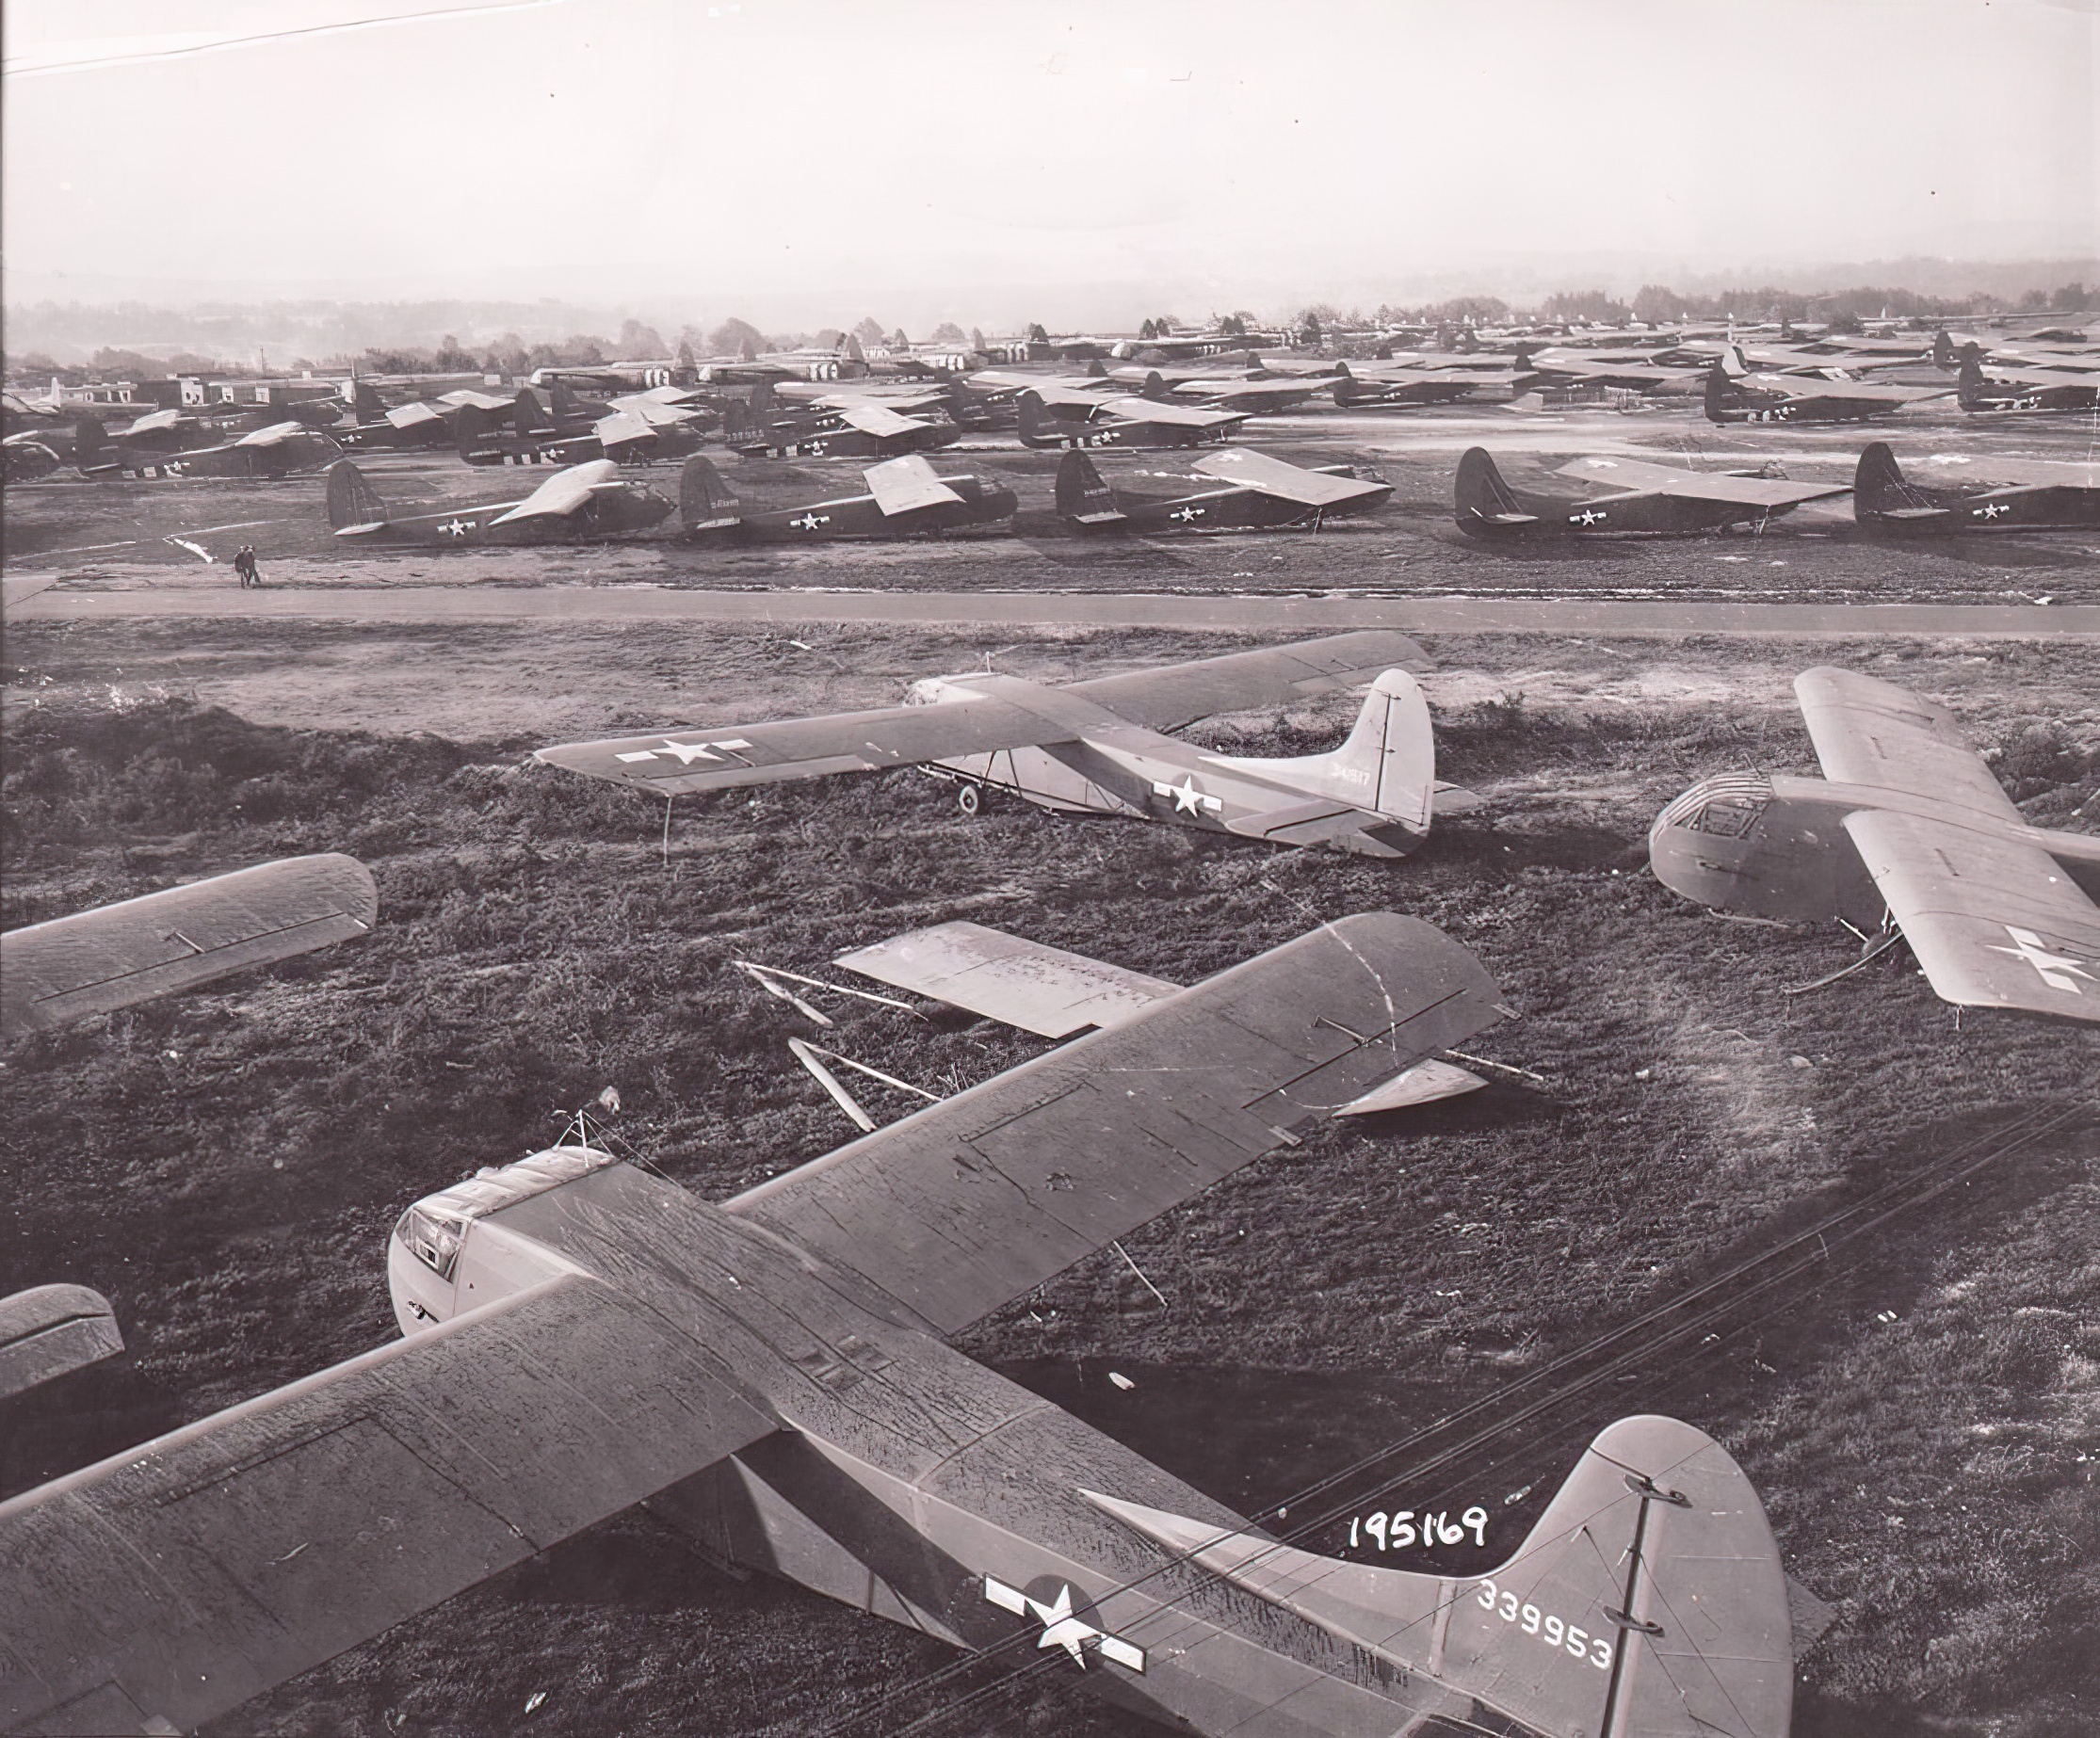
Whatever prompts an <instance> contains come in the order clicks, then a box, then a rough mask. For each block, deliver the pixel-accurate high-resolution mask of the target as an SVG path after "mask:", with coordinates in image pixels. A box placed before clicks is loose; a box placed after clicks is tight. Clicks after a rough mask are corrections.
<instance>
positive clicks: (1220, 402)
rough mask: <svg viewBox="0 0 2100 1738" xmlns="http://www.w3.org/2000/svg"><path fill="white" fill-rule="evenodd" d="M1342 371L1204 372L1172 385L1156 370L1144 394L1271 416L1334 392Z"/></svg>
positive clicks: (1219, 408) (1247, 413)
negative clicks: (1234, 374)
mask: <svg viewBox="0 0 2100 1738" xmlns="http://www.w3.org/2000/svg"><path fill="white" fill-rule="evenodd" d="M1342 378H1343V377H1342V376H1341V375H1340V374H1339V373H1335V372H1329V373H1322V374H1308V375H1292V376H1289V377H1284V376H1281V375H1279V376H1275V377H1273V378H1272V377H1268V376H1261V377H1248V378H1240V379H1224V378H1218V377H1216V376H1210V375H1203V376H1195V377H1191V378H1187V379H1183V380H1177V381H1175V382H1174V383H1173V384H1172V385H1171V386H1169V385H1168V384H1167V383H1166V381H1165V380H1164V379H1163V378H1161V376H1160V375H1159V373H1158V371H1157V370H1156V369H1155V370H1154V371H1153V372H1152V373H1151V374H1150V375H1148V376H1147V377H1146V378H1145V380H1144V383H1143V386H1142V388H1141V389H1140V390H1141V395H1142V396H1144V397H1146V398H1153V399H1158V398H1163V397H1166V396H1167V395H1168V394H1172V396H1173V397H1174V398H1177V399H1184V400H1187V402H1189V403H1191V404H1197V405H1201V406H1203V408H1204V409H1206V410H1236V411H1240V412H1242V413H1243V414H1245V415H1248V416H1268V415H1273V414H1275V413H1276V412H1278V411H1282V410H1295V409H1296V408H1297V407H1298V406H1300V405H1301V404H1303V403H1304V402H1305V401H1306V400H1307V399H1308V398H1313V397H1316V396H1317V395H1318V394H1321V393H1330V392H1332V391H1333V389H1334V388H1335V387H1337V386H1339V385H1340V384H1341V382H1342Z"/></svg>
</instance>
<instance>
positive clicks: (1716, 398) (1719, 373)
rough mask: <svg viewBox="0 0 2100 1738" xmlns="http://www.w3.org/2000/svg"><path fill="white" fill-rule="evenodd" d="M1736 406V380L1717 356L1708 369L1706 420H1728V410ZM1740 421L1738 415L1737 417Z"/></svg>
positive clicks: (1721, 421) (1716, 421)
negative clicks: (1732, 378) (1733, 379)
mask: <svg viewBox="0 0 2100 1738" xmlns="http://www.w3.org/2000/svg"><path fill="white" fill-rule="evenodd" d="M1735 406H1736V386H1735V382H1734V381H1732V380H1731V379H1729V378H1728V371H1727V369H1725V368H1723V367H1722V366H1721V364H1720V361H1719V359H1718V358H1717V359H1716V361H1715V362H1714V365H1713V366H1712V367H1711V368H1709V369H1707V370H1706V420H1707V421H1708V422H1709V423H1724V422H1726V421H1728V420H1729V419H1728V412H1729V411H1730V410H1733V409H1735ZM1740 420H1741V419H1740V418H1739V417H1738V418H1737V421H1740Z"/></svg>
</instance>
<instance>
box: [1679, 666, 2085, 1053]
mask: <svg viewBox="0 0 2100 1738" xmlns="http://www.w3.org/2000/svg"><path fill="white" fill-rule="evenodd" d="M1794 692H1795V694H1796V695H1797V696H1799V697H1800V700H1801V712H1802V714H1803V716H1805V717H1806V718H1807V720H1808V733H1809V737H1810V740H1811V741H1813V742H1814V743H1815V745H1816V758H1817V760H1818V761H1819V762H1820V763H1821V764H1822V767H1823V771H1824V774H1825V777H1824V778H1823V779H1801V778H1788V777H1786V776H1785V775H1781V774H1773V775H1770V776H1767V775H1765V774H1763V773H1721V774H1718V775H1716V776H1715V777H1713V778H1711V779H1706V780H1702V781H1701V782H1699V783H1698V784H1695V785H1693V786H1692V787H1691V788H1690V789H1689V790H1688V791H1686V792H1685V793H1684V794H1683V795H1682V796H1681V797H1677V798H1676V799H1675V800H1674V801H1672V803H1671V804H1670V805H1669V806H1668V807H1667V808H1665V809H1664V810H1663V811H1662V813H1660V814H1659V815H1657V816H1656V823H1655V826H1654V827H1653V828H1652V829H1650V830H1649V834H1648V861H1649V862H1650V864H1651V865H1652V866H1653V867H1654V869H1655V872H1656V879H1658V880H1659V881H1661V882H1662V883H1663V885H1665V886H1666V887H1669V888H1672V889H1673V890H1674V891H1675V892H1677V893H1682V894H1683V895H1684V896H1685V897H1686V898H1688V899H1693V900H1696V901H1698V902H1699V904H1701V905H1704V906H1707V907H1709V908H1711V909H1715V910H1719V911H1729V912H1737V913H1742V914H1745V915H1749V916H1753V917H1764V918H1773V919H1777V920H1780V921H1784V922H1795V923H1804V922H1813V921H1816V920H1818V919H1821V920H1827V919H1831V918H1838V919H1841V920H1843V921H1845V922H1846V923H1848V924H1850V925H1853V926H1854V927H1855V928H1856V929H1859V930H1870V929H1874V928H1878V927H1881V926H1882V925H1884V923H1885V924H1886V925H1893V926H1894V927H1895V928H1897V929H1899V930H1900V931H1901V932H1902V936H1903V940H1904V941H1907V942H1908V943H1909V944H1910V948H1911V952H1912V953H1914V955H1916V957H1917V962H1918V964H1919V965H1920V966H1921V967H1923V968H1924V972H1925V975H1926V977H1927V979H1928V980H1929V981H1930V983H1931V986H1932V989H1933V990H1934V991H1936V992H1937V993H1938V994H1939V996H1940V997H1941V998H1942V999H1943V1000H1945V1001H1948V1002H1953V1003H1956V1004H1958V1005H1961V1006H1968V1007H1997V1008H2012V1009H2018V1010H2022V1011H2025V1012H2028V1013H2036V1014H2052V1015H2058V1016H2060V1017H2062V1018H2064V1019H2067V1020H2082V1021H2100V907H2095V906H2094V904H2093V897H2094V895H2095V894H2100V837H2094V836H2092V835H2091V834H2087V833H2074V832H2060V831H2055V830H2052V829H2048V828H2043V827H2034V826H2030V825H2029V824H2028V823H2027V820H2026V819H2025V818H2024V817H2023V816H2022V815H2021V813H2020V812H2019V810H2018V809H2016V808H2014V807H2013V806H2012V800H2011V797H2007V795H2006V794H2005V790H2004V787H2003V786H2002V785H2000V784H1999V783H1998V781H1997V780H1996V779H1995V778H1994V777H1993V776H1992V773H1991V769H1990V768H1989V767H1988V766H1987V765H1985V764H1984V762H1983V757H1982V756H1981V755H1979V754H1978V753H1977V752H1976V750H1975V749H1974V748H1970V747H1969V745H1968V742H1967V740H1966V738H1965V737H1964V736H1963V732H1962V727H1961V724H1960V721H1959V720H1957V719H1956V718H1955V716H1954V715H1953V714H1952V713H1950V712H1948V711H1947V708H1946V707H1944V706H1941V705H1938V704H1935V703H1934V702H1933V701H1931V700H1922V699H1920V698H1919V697H1918V696H1916V695H1914V694H1912V693H1910V692H1909V691H1908V690H1906V689H1903V688H1899V687H1898V686H1897V685H1896V684H1894V683H1888V682H1882V681H1878V680H1877V679H1875V678H1874V677H1871V676H1861V675H1855V674H1853V673H1852V672H1850V671H1848V670H1841V669H1831V668H1817V669H1811V670H1807V671H1804V672H1803V673H1802V674H1801V675H1800V676H1799V677H1797V678H1796V679H1795V681H1794Z"/></svg>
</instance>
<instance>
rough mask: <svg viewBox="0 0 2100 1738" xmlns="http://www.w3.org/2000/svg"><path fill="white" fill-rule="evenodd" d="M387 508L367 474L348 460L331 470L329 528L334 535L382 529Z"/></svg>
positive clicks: (329, 478)
mask: <svg viewBox="0 0 2100 1738" xmlns="http://www.w3.org/2000/svg"><path fill="white" fill-rule="evenodd" d="M385 523H386V507H385V506H384V505H383V504H382V503H381V502H380V497H379V491H377V490H375V489H374V488H373V487H372V485H371V484H370V482H368V481H367V480H366V479H365V475H364V473H363V472H362V471H360V470H359V469H358V468H357V466H355V465H354V464H352V463H351V462H350V461H349V460H348V459H337V460H336V461H335V462H334V463H333V464H331V466H329V468H328V525H329V529H330V530H331V531H346V530H348V529H350V528H352V527H353V526H364V525H383V524H385Z"/></svg>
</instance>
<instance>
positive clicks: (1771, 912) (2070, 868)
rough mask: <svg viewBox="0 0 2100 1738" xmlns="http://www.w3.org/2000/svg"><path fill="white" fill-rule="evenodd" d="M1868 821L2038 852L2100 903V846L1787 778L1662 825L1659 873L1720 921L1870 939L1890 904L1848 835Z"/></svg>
mask: <svg viewBox="0 0 2100 1738" xmlns="http://www.w3.org/2000/svg"><path fill="white" fill-rule="evenodd" d="M1863 809H1875V810H1883V811H1887V812H1889V813H1897V814H1911V815H1917V816H1920V817H1922V818H1925V819H1928V820H1932V821H1937V822H1951V823H1954V824H1957V825H1960V826H1962V827H1964V828H1967V829H1972V830H1974V831H1976V832H1978V833H1979V834H1982V835H1984V836H1986V837H1992V838H2005V839H2011V840H2016V841H2018V842H2019V843H2021V844H2024V845H2039V846H2040V847H2041V848H2042V849H2043V850H2044V851H2047V852H2048V853H2049V854H2050V856H2052V857H2053V858H2055V859H2056V861H2057V862H2058V864H2059V865H2060V867H2061V868H2062V869H2063V870H2064V872H2065V873H2066V874H2067V875H2069V876H2070V877H2071V878H2072V879H2073V880H2074V881H2076V883H2077V884H2078V886H2079V887H2080V888H2082V889H2083V890H2084V891H2085V892H2086V893H2088V894H2089V895H2100V838H2094V837H2092V836H2090V835H2088V834H2084V833H2070V832H2058V831H2054V830H2052V829H2047V828H2042V827H2027V826H2014V825H2009V824H2007V823H2005V822H2001V821H1997V820H1995V819H1993V818H1992V817H1991V816H1989V815H1986V814H1983V813H1979V812H1978V811H1975V810H1970V809H1959V808H1954V807H1951V806H1949V805H1948V804H1946V803H1944V802H1941V801H1938V800H1936V799H1935V798H1932V797H1926V796H1921V795H1920V794H1918V793H1916V792H1914V791H1901V790H1893V789H1886V788H1882V787H1880V786H1875V785H1862V784H1843V783H1838V782H1836V781H1834V780H1827V779H1813V778H1798V777H1788V776H1785V775H1775V776H1772V777H1769V778H1768V777H1766V776H1765V775H1763V774H1759V773H1720V774H1717V775H1715V776H1714V777H1713V778H1710V779H1703V780H1700V781H1699V782H1698V783H1697V784H1694V785H1692V786H1691V787H1690V788H1689V789H1688V790H1687V791H1685V792H1684V794H1683V795H1681V796H1680V797H1677V798H1675V800H1673V801H1672V802H1671V803H1670V804H1669V805H1668V806H1667V807H1666V808H1665V809H1664V810H1663V811H1662V813H1660V814H1658V815H1657V816H1656V821H1655V825H1654V826H1653V827H1652V828H1651V829H1649V833H1648V861H1649V862H1650V864H1651V865H1652V866H1653V867H1654V869H1655V872H1656V879H1657V880H1659V881H1660V882H1662V884H1663V885H1664V886H1665V887H1668V888H1670V889H1671V890H1672V892H1674V893H1681V894H1683V895H1684V896H1685V897H1686V898H1687V899H1690V900H1694V901H1696V902H1697V903H1698V904H1700V905H1703V906H1705V907H1706V908H1707V909H1710V910H1716V911H1730V912H1734V913H1737V915H1740V916H1746V917H1765V918H1772V919H1775V920H1777V921H1779V922H1783V923H1813V922H1822V921H1827V920H1829V919H1832V918H1841V919H1843V920H1844V921H1846V922H1848V923H1850V924H1852V925H1855V926H1857V927H1859V928H1861V929H1869V928H1872V927H1874V926H1875V925H1879V924H1880V923H1881V921H1882V914H1883V912H1884V910H1885V909H1886V902H1885V901H1884V900H1883V898H1882V893H1881V890H1880V889H1879V888H1878V887H1877V886H1876V885H1875V883H1874V879H1873V877H1872V876H1871V875H1869V874H1868V873H1867V869H1866V863H1865V861H1863V860H1862V859H1861V857H1860V853H1859V848H1858V846H1857V845H1854V843H1853V841H1852V838H1851V835H1850V834H1849V833H1848V832H1847V831H1846V830H1845V826H1844V821H1845V817H1846V816H1847V815H1848V814H1851V813H1855V812H1857V811H1859V810H1863Z"/></svg>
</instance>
